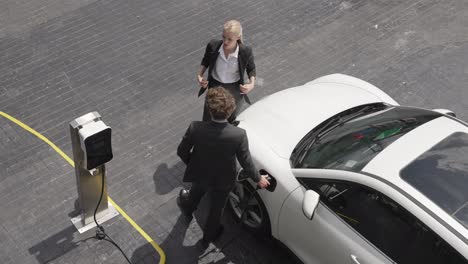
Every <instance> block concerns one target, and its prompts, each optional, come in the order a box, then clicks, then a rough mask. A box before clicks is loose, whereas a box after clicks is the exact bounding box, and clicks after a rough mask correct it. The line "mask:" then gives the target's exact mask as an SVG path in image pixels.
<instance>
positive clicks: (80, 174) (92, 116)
mask: <svg viewBox="0 0 468 264" xmlns="http://www.w3.org/2000/svg"><path fill="white" fill-rule="evenodd" d="M111 131H112V130H111V128H110V127H109V126H107V125H105V124H104V122H103V121H102V120H101V115H100V114H99V113H98V112H91V113H88V114H85V115H83V116H81V117H78V118H76V119H75V120H73V121H72V122H70V135H71V141H72V149H73V159H74V162H75V175H76V184H77V189H78V206H77V207H78V208H76V209H78V210H79V212H80V215H79V216H77V217H74V218H72V219H71V221H72V223H73V224H74V225H75V227H76V228H77V229H78V232H79V233H84V232H86V231H88V230H90V229H92V228H94V227H95V226H96V223H95V222H94V212H95V210H96V206H97V204H98V201H99V199H100V198H101V191H102V198H101V202H100V204H99V207H98V208H97V210H96V221H97V222H98V223H99V224H102V223H104V222H105V221H107V220H109V219H111V218H113V217H114V216H117V215H118V214H119V213H118V212H117V210H116V209H115V208H114V207H113V206H112V204H111V203H109V202H108V199H107V188H106V184H105V182H106V181H105V178H106V168H105V163H106V162H108V161H110V160H111V159H112V157H113V156H112V146H111Z"/></svg>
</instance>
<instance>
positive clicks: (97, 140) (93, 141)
mask: <svg viewBox="0 0 468 264" xmlns="http://www.w3.org/2000/svg"><path fill="white" fill-rule="evenodd" d="M111 131H112V130H111V129H110V128H107V129H104V130H102V131H101V132H99V133H96V134H94V135H92V136H89V137H88V138H86V139H85V141H84V145H85V148H86V159H87V162H86V169H88V170H91V169H94V168H96V167H97V166H99V165H102V164H104V163H106V162H108V161H110V160H111V159H112V157H113V155H112V145H111Z"/></svg>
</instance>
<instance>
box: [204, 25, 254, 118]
mask: <svg viewBox="0 0 468 264" xmlns="http://www.w3.org/2000/svg"><path fill="white" fill-rule="evenodd" d="M206 69H208V74H207V77H206V78H204V77H203V76H204V74H205V72H206ZM255 74H256V72H255V62H254V56H253V53H252V49H251V48H250V47H248V46H246V45H244V44H243V42H242V26H241V24H240V23H239V21H237V20H229V21H227V22H226V23H224V25H223V35H222V40H211V41H210V42H209V43H208V45H206V50H205V54H204V55H203V59H202V61H201V66H200V70H199V72H198V74H197V81H198V83H199V85H200V87H201V88H200V92H199V96H200V95H201V94H202V93H203V92H204V91H205V90H206V88H213V87H220V86H222V87H224V88H225V89H227V90H228V91H229V92H230V93H231V94H232V96H233V97H234V99H235V101H236V105H237V108H236V110H235V111H234V112H233V113H232V114H231V116H230V117H229V118H228V121H229V122H230V123H232V122H233V121H234V120H235V119H236V117H237V114H238V113H239V111H240V110H241V108H242V104H243V101H244V100H246V101H247V102H248V103H250V101H249V99H248V97H247V94H248V93H249V92H250V91H252V89H253V88H254V87H255ZM208 120H210V114H209V112H208V109H207V106H206V100H205V108H204V110H203V121H208Z"/></svg>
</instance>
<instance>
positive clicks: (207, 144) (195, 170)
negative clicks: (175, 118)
mask: <svg viewBox="0 0 468 264" xmlns="http://www.w3.org/2000/svg"><path fill="white" fill-rule="evenodd" d="M177 155H178V156H179V157H180V158H181V159H182V161H183V162H184V163H185V164H186V165H187V169H186V170H185V174H184V179H183V181H184V182H197V183H200V184H202V185H204V186H206V187H211V188H213V189H218V190H227V189H231V188H232V187H233V186H234V184H235V181H236V173H237V168H236V159H237V160H238V161H239V163H240V165H241V166H242V168H243V169H244V170H245V172H246V173H248V175H249V176H250V177H251V179H253V180H254V181H255V182H258V181H259V180H260V175H259V173H258V172H257V170H256V168H255V165H254V164H253V161H252V158H251V156H250V151H249V143H248V140H247V134H246V132H245V130H244V129H242V128H239V127H236V126H233V125H231V124H229V123H227V122H225V123H218V122H214V121H194V122H192V123H191V124H190V126H189V128H188V129H187V132H186V133H185V135H184V137H183V138H182V141H181V142H180V144H179V147H178V148H177Z"/></svg>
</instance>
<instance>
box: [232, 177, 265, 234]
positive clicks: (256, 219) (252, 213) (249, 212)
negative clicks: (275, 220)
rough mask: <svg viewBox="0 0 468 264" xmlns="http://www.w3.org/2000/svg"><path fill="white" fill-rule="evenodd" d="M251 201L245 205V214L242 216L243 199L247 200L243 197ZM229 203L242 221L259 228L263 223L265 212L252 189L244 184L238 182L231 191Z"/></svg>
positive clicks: (251, 226)
mask: <svg viewBox="0 0 468 264" xmlns="http://www.w3.org/2000/svg"><path fill="white" fill-rule="evenodd" d="M249 196H250V199H249V201H248V202H247V205H246V207H245V212H244V215H243V216H242V211H243V210H242V208H241V201H244V203H245V202H246V201H245V200H243V199H248V198H249ZM229 203H230V205H231V208H232V209H233V210H234V213H235V215H236V217H237V219H240V218H241V217H242V219H241V221H242V223H243V224H245V225H246V226H248V227H250V228H254V229H257V228H259V227H260V226H261V225H262V223H263V212H262V208H261V207H260V204H259V202H258V201H257V198H256V197H255V195H254V194H253V193H252V191H251V190H249V189H247V188H246V187H245V186H244V185H243V184H237V185H236V187H234V189H233V190H232V191H231V192H230V193H229Z"/></svg>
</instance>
